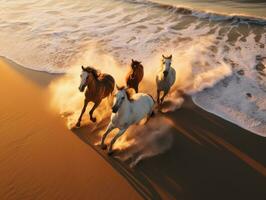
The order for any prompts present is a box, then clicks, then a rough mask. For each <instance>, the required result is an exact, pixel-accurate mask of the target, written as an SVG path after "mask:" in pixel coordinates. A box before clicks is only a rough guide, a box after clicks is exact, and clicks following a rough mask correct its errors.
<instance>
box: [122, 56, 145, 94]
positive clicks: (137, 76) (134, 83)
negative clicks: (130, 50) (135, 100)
mask: <svg viewBox="0 0 266 200" xmlns="http://www.w3.org/2000/svg"><path fill="white" fill-rule="evenodd" d="M143 75H144V72H143V66H142V64H141V62H139V61H137V60H133V59H132V62H131V69H130V71H129V72H128V74H127V76H126V83H127V87H129V88H133V89H134V90H135V92H136V93H138V88H139V83H140V81H141V80H142V78H143Z"/></svg>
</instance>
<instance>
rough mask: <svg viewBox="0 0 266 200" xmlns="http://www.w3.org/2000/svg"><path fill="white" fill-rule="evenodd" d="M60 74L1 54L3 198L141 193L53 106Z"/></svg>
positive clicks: (0, 171)
mask: <svg viewBox="0 0 266 200" xmlns="http://www.w3.org/2000/svg"><path fill="white" fill-rule="evenodd" d="M56 77H57V76H53V75H50V74H47V73H42V72H35V71H31V70H28V69H24V68H21V67H20V66H18V65H16V64H15V63H13V62H11V61H8V60H6V59H3V58H1V59H0V91H1V98H0V134H1V139H0V199H1V200H4V199H16V200H18V199H27V200H29V199H47V200H52V199H75V200H77V199H141V196H140V195H139V194H138V193H137V192H136V191H135V190H134V189H133V188H132V187H131V186H130V184H129V183H128V182H127V181H126V180H125V179H124V178H123V177H122V176H121V175H120V174H119V173H117V172H116V171H115V170H114V169H113V168H112V166H111V165H110V164H109V163H107V162H105V161H104V159H102V158H101V157H100V156H98V154H97V153H96V152H95V151H94V150H93V149H92V148H90V147H89V146H88V145H86V144H84V143H83V142H82V141H81V140H80V139H79V138H78V137H77V136H76V135H74V134H73V133H72V132H71V131H69V130H68V129H67V128H66V127H65V124H64V122H63V120H62V119H61V118H60V117H59V116H58V115H57V114H56V113H53V112H52V110H50V108H49V106H48V105H49V92H48V87H47V86H48V84H49V82H50V81H51V80H52V79H54V78H56Z"/></svg>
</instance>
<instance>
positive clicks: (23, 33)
mask: <svg viewBox="0 0 266 200" xmlns="http://www.w3.org/2000/svg"><path fill="white" fill-rule="evenodd" d="M0 29H1V31H0V55H2V56H5V57H7V58H9V59H11V60H13V61H15V62H17V63H19V64H21V65H22V66H24V67H27V68H31V69H34V70H40V71H46V72H49V73H62V72H67V71H68V70H69V69H70V68H73V67H76V66H77V64H84V65H90V57H88V51H91V49H93V48H97V51H100V52H101V53H102V54H106V55H108V56H111V57H112V58H113V59H114V60H116V61H117V63H119V66H120V67H123V66H125V67H126V65H128V63H129V62H130V60H131V58H135V59H138V60H141V61H142V62H143V64H144V67H145V70H146V71H149V72H153V71H156V70H155V69H156V68H157V66H155V65H151V63H158V62H159V61H160V55H161V54H163V53H164V54H170V53H172V54H173V59H174V63H173V65H174V67H175V68H176V69H177V70H178V69H179V76H178V77H179V78H180V80H179V81H178V83H177V86H176V87H179V89H180V88H181V89H183V90H184V91H185V92H186V93H188V94H191V95H192V96H193V100H194V102H195V103H196V104H198V105H199V106H201V107H202V108H204V109H206V110H208V111H209V112H213V113H215V114H217V115H219V116H221V117H223V118H225V119H227V120H230V121H232V122H234V123H236V124H238V125H239V126H241V127H244V128H246V129H248V130H251V131H253V132H254V133H257V134H259V135H263V136H266V100H265V99H266V70H265V65H266V49H265V45H266V1H262V0H261V1H259V0H257V1H251V0H234V1H214V0H200V1H196V0H194V1H192V0H189V1H181V0H180V1H179V0H167V1H147V0H97V1H93V0H88V1H81V0H76V1H74V0H66V1H55V0H43V1H37V0H20V1H14V0H13V1H12V0H2V1H1V4H0ZM90 55H91V54H90ZM84 57H87V58H86V59H84ZM85 60H86V62H85ZM154 60H156V62H155V61H154ZM221 65H222V66H226V67H227V68H222V69H221ZM97 67H99V68H101V66H97ZM112 67H113V66H112V65H110V69H112ZM228 67H229V68H230V72H229V71H228ZM188 69H189V76H187V72H186V76H183V77H186V78H187V79H189V80H192V82H193V84H192V86H191V85H190V86H189V87H187V84H184V83H187V80H184V79H182V70H184V73H185V71H186V70H188ZM110 71H112V70H110ZM153 75H154V76H155V72H154V74H153ZM114 76H115V75H114ZM210 80H211V81H210ZM215 80H216V81H215ZM191 87H192V88H194V89H191ZM188 88H189V89H188Z"/></svg>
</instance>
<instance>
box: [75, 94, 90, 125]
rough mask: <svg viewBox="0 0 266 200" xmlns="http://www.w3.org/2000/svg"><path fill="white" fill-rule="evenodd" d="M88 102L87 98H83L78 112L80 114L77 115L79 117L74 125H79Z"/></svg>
mask: <svg viewBox="0 0 266 200" xmlns="http://www.w3.org/2000/svg"><path fill="white" fill-rule="evenodd" d="M88 103H89V101H88V100H87V99H85V100H84V105H83V108H82V110H81V113H80V116H79V119H78V122H77V124H76V127H80V122H81V119H82V116H83V114H84V112H85V111H86V108H87V105H88Z"/></svg>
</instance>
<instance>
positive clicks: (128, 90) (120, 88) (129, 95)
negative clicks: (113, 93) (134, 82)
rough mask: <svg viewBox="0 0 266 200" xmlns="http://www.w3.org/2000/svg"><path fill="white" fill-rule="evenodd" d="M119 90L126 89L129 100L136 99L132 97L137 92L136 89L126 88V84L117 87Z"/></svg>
mask: <svg viewBox="0 0 266 200" xmlns="http://www.w3.org/2000/svg"><path fill="white" fill-rule="evenodd" d="M117 89H118V90H125V92H126V95H127V99H128V100H129V101H134V99H133V98H132V96H133V95H134V94H135V92H134V90H133V89H132V88H126V87H125V86H122V87H117Z"/></svg>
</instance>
